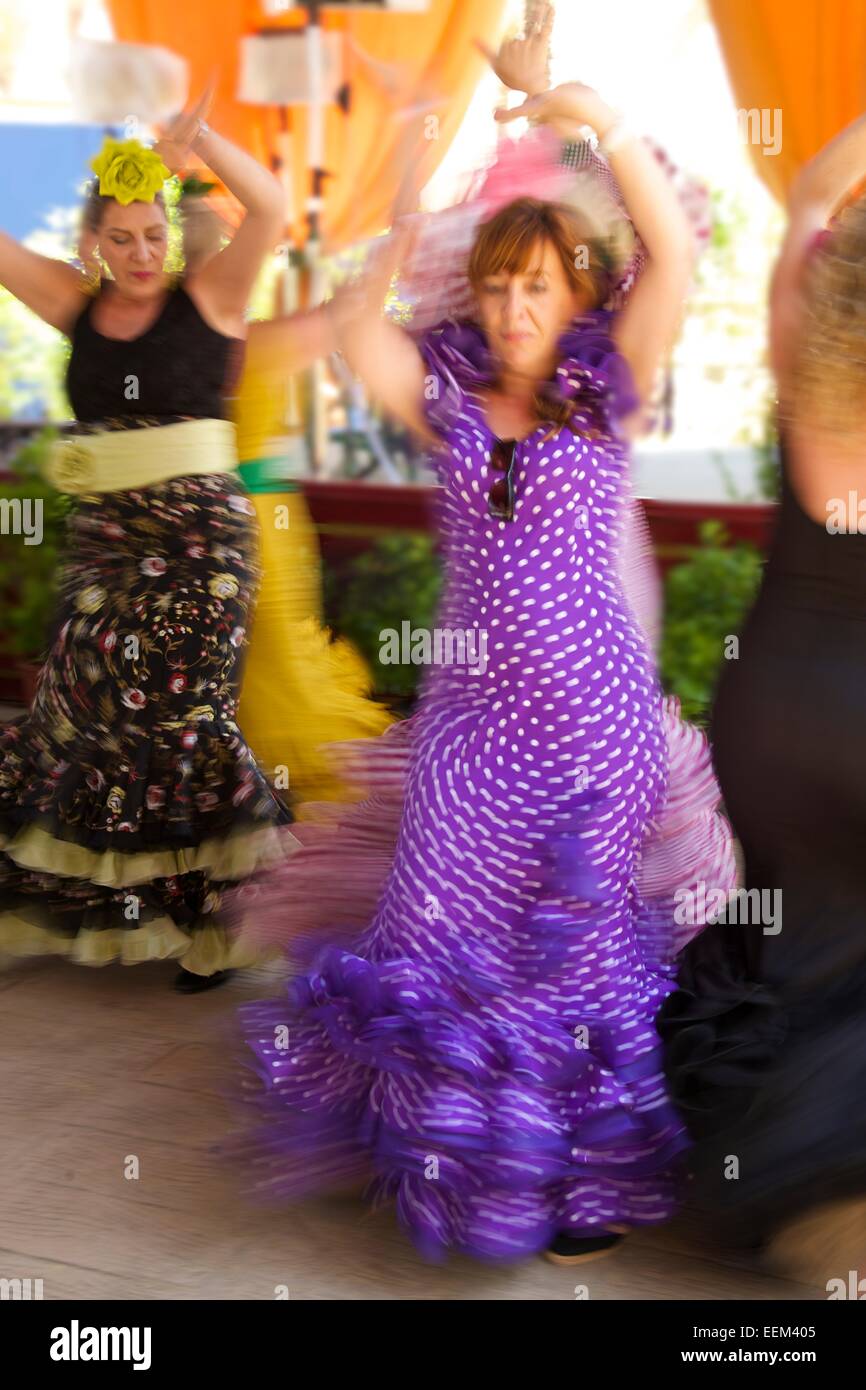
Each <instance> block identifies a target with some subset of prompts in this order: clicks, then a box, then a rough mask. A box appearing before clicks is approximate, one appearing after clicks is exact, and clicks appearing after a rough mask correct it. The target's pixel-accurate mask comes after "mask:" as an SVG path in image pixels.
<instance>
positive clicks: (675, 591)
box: [325, 521, 762, 724]
mask: <svg viewBox="0 0 866 1390" xmlns="http://www.w3.org/2000/svg"><path fill="white" fill-rule="evenodd" d="M761 565H762V557H761V554H760V551H759V550H757V549H756V547H755V546H752V545H747V544H737V545H729V544H728V538H727V536H726V533H725V530H724V527H723V526H721V525H720V523H718V522H712V521H711V522H705V523H704V525H703V526H702V527H701V531H700V545H699V546H698V547H696V549H695V551H694V554H693V555H692V556H691V558H690V559H688V560H686V561H684V562H683V563H682V564H679V565H676V566H675V567H674V568H673V569H671V570H670V571H669V573H668V575H667V580H666V586H665V623H664V631H663V634H662V643H661V652H660V663H659V664H660V671H661V677H662V681H663V684H664V686H665V689H666V690H668V691H669V692H670V693H671V694H674V695H677V696H678V697H679V699H680V701H681V703H682V707H683V714H684V716H685V717H686V718H687V719H692V720H695V721H696V722H697V723H699V724H705V723H706V721H707V717H708V714H709V707H710V703H711V700H712V695H713V690H714V687H715V684H716V680H717V677H718V674H719V670H720V668H721V664H722V661H723V660H724V650H725V639H726V638H727V637H730V636H732V635H734V634H736V633H737V632H739V630H740V628H741V627H742V624H743V621H744V619H745V617H746V614H747V613H748V611H749V609H750V607H751V605H752V603H753V601H754V598H755V595H756V593H757V588H758V584H759V582H760V577H761ZM440 587H441V574H440V568H439V563H438V561H437V558H436V554H435V552H434V549H433V544H432V541H431V540H430V538H429V537H427V536H422V535H417V534H415V533H414V532H406V533H403V534H395V535H391V536H387V537H384V538H383V539H381V540H379V541H377V542H376V544H375V545H374V546H372V547H371V549H370V550H367V551H365V552H364V553H363V554H362V555H360V556H359V557H358V558H357V559H354V560H352V561H350V562H349V563H348V564H347V565H345V566H344V567H343V568H342V569H341V570H339V571H336V572H335V571H333V570H331V569H329V568H328V567H326V568H325V606H326V612H327V617H328V622H329V624H330V625H331V626H332V627H333V628H334V629H335V631H337V632H338V633H341V634H343V635H344V636H346V637H348V638H350V640H351V641H353V642H354V643H355V644H356V645H357V647H358V648H359V650H360V651H361V652H362V653H363V655H364V656H365V657H366V659H367V661H368V662H369V664H370V668H371V670H372V672H373V682H374V688H375V690H376V693H377V694H378V695H380V696H382V695H390V696H399V697H404V698H407V697H412V696H414V695H415V694H417V690H418V685H419V682H420V678H421V676H422V674H423V667H420V666H413V665H407V666H396V665H394V666H391V665H383V664H381V663H380V661H379V652H380V649H381V646H382V637H381V633H382V632H383V631H384V630H385V629H386V628H393V629H394V630H396V631H397V632H398V633H399V632H400V630H401V624H402V623H403V622H406V621H408V622H409V623H410V624H411V627H412V628H428V629H430V628H432V627H433V626H434V624H435V615H436V607H437V604H438V600H439V593H440Z"/></svg>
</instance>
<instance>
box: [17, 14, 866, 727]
mask: <svg viewBox="0 0 866 1390" xmlns="http://www.w3.org/2000/svg"><path fill="white" fill-rule="evenodd" d="M534 8H535V6H534V3H533V0H426V2H425V0H383V3H354V4H321V5H307V6H289V5H287V4H286V3H284V0H216V3H214V0H186V3H185V4H184V5H183V6H178V5H177V4H176V3H172V0H39V4H38V5H35V6H34V5H33V4H32V3H31V0H2V4H0V188H2V198H0V225H2V227H3V228H4V230H6V231H7V232H9V233H10V234H12V235H13V236H16V237H19V238H21V239H23V240H25V241H26V242H27V244H28V245H30V246H33V247H34V248H36V249H39V250H41V251H44V252H46V253H48V254H53V255H57V256H61V257H66V258H71V257H72V256H73V255H74V248H75V238H76V232H77V223H78V216H79V206H80V198H81V192H82V189H83V186H84V182H85V179H86V176H87V172H88V171H87V164H88V160H89V158H90V157H91V156H92V154H93V153H94V152H95V151H96V150H97V149H98V148H99V145H100V143H101V139H102V136H103V134H104V133H108V132H110V133H113V134H115V135H120V136H123V135H124V134H131V133H135V134H139V135H140V136H141V137H142V138H145V139H147V138H148V137H149V136H151V135H152V134H154V130H155V128H154V127H153V126H151V125H149V124H148V119H150V120H153V119H155V118H156V116H157V115H163V114H168V111H166V112H164V113H163V112H160V111H158V110H157V108H158V106H159V103H160V101H163V102H166V101H168V100H169V99H170V98H171V97H172V96H177V95H178V93H179V94H180V96H181V97H184V96H185V95H186V94H187V92H188V93H190V94H193V95H195V94H196V93H197V92H198V91H199V90H200V89H201V87H202V86H203V85H204V82H205V81H206V79H207V77H208V75H209V73H211V72H212V71H214V70H216V71H217V73H218V90H217V98H216V101H215V105H214V108H213V110H212V113H211V123H212V124H213V125H214V126H215V127H216V128H218V129H220V130H221V131H223V132H224V133H225V134H227V135H229V136H230V137H231V138H233V139H235V140H237V141H239V142H240V143H242V144H243V145H245V147H246V148H248V149H250V150H251V151H252V152H253V153H254V154H256V155H257V156H258V157H259V158H260V159H261V160H263V161H264V162H267V163H269V164H270V166H271V167H272V168H274V169H275V170H276V171H277V172H278V173H279V175H280V177H281V178H282V180H283V182H284V186H285V190H286V240H285V243H284V245H283V246H282V247H281V248H280V250H279V252H278V253H277V254H276V255H275V256H274V257H273V260H272V263H271V264H269V265H268V266H267V268H266V269H265V271H264V272H263V274H262V277H261V281H260V284H259V286H258V288H257V291H256V295H255V299H254V305H253V311H252V312H253V316H254V317H262V318H267V317H269V316H270V315H271V314H273V313H275V312H280V311H281V310H282V311H285V310H288V309H291V308H293V307H295V306H297V305H305V304H312V303H316V302H318V301H319V300H320V299H321V298H322V297H324V296H326V295H327V294H328V293H329V292H330V288H331V287H332V286H333V285H334V284H335V283H336V282H338V281H339V280H340V279H341V278H342V277H343V276H344V275H346V274H347V273H351V272H352V271H354V270H355V269H356V268H357V267H358V266H359V265H360V264H361V263H362V262H363V258H364V255H365V254H366V249H367V247H368V246H369V244H370V241H371V239H372V238H374V237H376V236H378V235H380V234H382V233H383V232H385V231H386V230H387V225H388V217H389V208H390V203H391V199H392V197H393V194H394V189H395V182H396V174H395V170H396V168H397V162H398V161H397V158H396V147H397V143H398V140H399V132H400V125H399V122H398V121H397V120H395V113H396V112H397V111H399V110H400V109H402V108H404V107H405V105H406V102H407V99H411V93H412V92H413V91H414V90H416V89H417V88H420V87H422V86H423V88H424V90H425V91H426V90H429V89H432V90H434V91H435V92H436V93H437V94H438V98H439V100H438V104H437V105H436V108H435V116H434V120H435V132H434V138H432V139H430V140H429V142H428V145H429V149H428V155H429V181H428V182H427V184H426V187H425V189H424V193H423V206H425V207H427V208H430V209H439V208H443V207H446V206H448V205H450V204H451V203H453V202H454V201H455V200H457V199H458V198H459V197H460V196H461V195H462V194H463V193H464V191H465V189H466V187H467V180H468V178H469V177H470V175H471V174H472V172H473V171H475V170H477V169H478V168H479V167H480V166H482V165H483V164H484V163H485V161H486V160H488V159H489V158H490V157H491V154H492V152H493V149H494V147H495V142H496V140H497V139H513V138H515V137H518V136H519V134H520V130H521V126H522V124H523V123H520V122H518V123H515V124H514V125H511V126H509V127H508V128H507V129H505V128H502V127H497V126H495V125H494V123H493V120H492V111H493V108H494V107H495V106H497V105H499V104H502V103H503V102H506V101H508V100H511V101H512V103H513V102H514V101H515V100H516V98H515V97H513V96H512V95H511V94H509V93H507V92H506V91H505V90H504V89H503V88H502V87H501V85H500V84H499V82H498V80H497V79H496V77H495V76H494V75H493V73H492V72H491V71H490V69H489V67H488V66H487V64H486V63H485V61H484V59H483V58H482V57H481V55H480V54H479V53H478V52H477V51H476V50H475V49H474V48H473V46H472V39H473V38H474V37H482V38H484V39H486V40H487V41H488V42H489V43H492V44H495V43H496V42H497V40H498V39H499V38H500V37H502V36H503V35H506V34H508V33H511V32H517V31H519V29H520V28H521V26H522V25H523V23H524V22H525V20H526V18H527V17H529V18H531V17H532V14H533V12H534ZM863 11H864V6H863V5H862V4H847V3H845V4H843V3H839V4H836V5H833V6H827V5H824V4H821V3H818V0H800V3H798V5H796V6H794V7H792V6H790V5H789V4H787V3H785V0H715V2H714V3H713V2H711V0H664V3H659V4H647V3H643V0H606V3H605V4H604V5H585V4H583V3H579V0H559V3H558V4H557V5H556V22H555V27H554V32H553V39H552V43H551V51H550V77H551V81H552V82H554V83H555V82H560V81H564V80H568V79H575V78H577V79H580V80H582V81H586V82H589V83H590V84H591V85H592V86H594V87H596V88H597V89H598V90H599V91H600V92H601V93H602V94H603V96H604V97H605V99H606V100H608V101H609V102H611V103H612V104H614V105H618V106H621V107H623V108H624V109H625V111H626V112H627V113H628V116H629V119H630V121H631V123H632V124H633V125H634V126H635V127H636V129H637V130H638V131H640V132H645V133H647V134H648V135H651V136H652V138H653V139H654V141H655V142H657V143H658V144H659V145H660V146H661V147H662V149H663V150H664V151H665V153H666V155H667V156H668V158H669V159H670V160H671V161H672V162H673V164H674V165H675V166H676V168H677V170H678V171H679V172H680V174H681V176H683V177H687V178H689V179H691V180H692V181H693V185H694V188H695V189H696V191H697V195H698V196H701V197H703V198H705V199H706V200H707V205H708V208H709V214H710V220H711V229H710V236H709V242H708V245H707V249H706V251H705V252H704V254H703V256H702V257H701V260H700V263H699V269H698V274H697V281H696V285H695V289H694V293H693V295H692V297H691V300H690V303H689V307H688V312H687V315H686V319H685V322H684V326H683V331H682V334H681V336H680V339H679V341H678V343H677V346H676V348H675V350H674V353H673V356H672V359H671V362H670V364H669V366H668V369H667V373H666V377H665V381H664V383H663V396H662V398H661V405H660V409H659V412H658V424H657V428H656V430H655V431H654V433H653V434H652V435H651V436H650V437H649V438H647V439H645V440H642V441H641V442H640V444H639V445H638V447H637V449H636V456H635V483H636V490H637V492H638V494H639V495H640V496H641V497H643V498H644V499H645V506H646V511H647V516H648V519H649V522H650V527H651V531H652V535H653V539H654V543H655V545H656V550H657V554H658V558H659V562H660V565H661V568H662V570H663V572H664V575H665V583H666V590H667V610H666V627H665V633H664V638H663V648H662V673H663V678H664V680H665V683H666V685H667V686H668V688H669V689H671V690H672V691H674V692H675V693H677V694H678V695H679V696H680V698H681V699H682V701H683V704H684V706H685V711H686V713H687V714H688V715H690V716H691V717H693V718H696V719H698V720H699V721H700V720H701V719H702V718H703V717H704V715H705V712H706V708H707V705H708V701H709V698H710V693H711V689H712V684H713V681H714V678H715V673H716V670H717V666H718V662H719V660H720V655H719V654H720V652H721V651H722V649H723V640H722V639H723V638H724V637H725V636H727V635H728V634H730V633H733V632H736V630H737V627H738V625H739V623H740V621H741V620H742V615H743V613H744V611H745V609H746V608H747V606H748V603H749V601H750V599H751V596H752V594H753V592H754V589H755V586H756V583H757V578H758V574H759V569H760V562H761V554H762V548H763V546H764V544H765V543H766V537H767V534H768V527H769V525H770V521H771V513H772V504H773V501H774V498H775V495H776V486H777V467H776V441H775V436H774V429H773V421H772V410H773V400H772V395H771V386H770V381H769V377H768V373H767V367H766V361H765V349H766V343H765V319H766V313H765V307H766V289H767V279H768V274H769V271H770V269H771V266H772V262H773V256H774V250H775V248H776V247H777V245H778V241H779V237H780V233H781V229H782V227H783V225H784V212H783V208H784V196H785V191H786V189H787V187H788V186H789V184H790V180H791V178H792V177H793V175H794V173H795V172H796V170H797V168H798V167H799V166H800V164H801V163H802V162H803V160H804V159H806V158H808V157H809V155H810V154H812V153H813V152H814V151H815V150H816V149H817V148H818V147H819V146H820V145H821V144H822V143H823V142H824V141H825V140H826V139H828V138H829V137H830V136H831V135H832V134H834V133H835V132H836V131H837V130H838V129H840V128H841V127H842V126H843V125H844V124H845V123H846V122H847V121H848V120H849V119H852V118H853V116H854V115H856V114H857V113H858V112H859V111H860V110H861V109H862V105H863V100H862V97H863V92H862V86H863V78H862V73H863V71H864V64H863V62H862V56H863V47H864V25H866V20H864V13H863ZM110 43H119V44H122V45H129V44H133V45H146V46H149V47H150V48H151V49H153V50H156V49H159V50H164V51H165V50H167V53H166V52H163V54H162V60H163V61H164V62H168V68H167V69H166V70H167V71H168V72H169V74H171V73H172V72H173V73H174V77H173V81H172V80H168V81H167V82H165V81H164V82H163V85H162V86H160V85H159V83H157V82H155V84H154V90H153V92H152V93H151V98H150V106H149V109H148V110H147V111H144V110H143V109H141V110H136V109H132V110H126V109H125V108H126V107H127V106H133V108H134V106H135V103H134V101H133V100H132V98H131V93H132V91H133V90H134V84H133V86H129V85H126V86H125V85H124V80H123V76H124V66H123V63H124V57H123V55H124V53H126V52H128V50H126V49H118V50H117V55H118V56H117V78H118V80H117V83H116V89H115V90H114V91H111V90H105V89H104V88H100V87H99V84H98V83H94V81H93V80H92V72H93V71H94V70H95V69H94V68H93V66H92V65H93V63H94V62H95V61H96V59H95V57H94V55H95V54H97V52H98V50H101V49H102V46H104V45H106V44H110ZM171 55H174V61H175V64H176V66H175V68H174V69H172V68H171ZM173 83H174V86H173ZM407 94H409V95H408V97H407ZM139 104H140V103H139ZM774 113H775V116H774ZM782 121H784V125H783V124H782ZM774 122H775V124H774ZM776 125H778V130H777V129H776ZM425 172H427V171H425ZM212 201H213V202H214V205H215V206H216V207H217V208H218V210H219V211H220V214H221V215H222V216H224V217H225V219H226V223H227V225H230V224H231V222H232V220H233V218H234V217H235V216H236V209H234V208H232V206H231V199H230V198H228V197H227V196H225V195H224V194H223V195H222V196H221V193H220V190H219V189H218V190H217V191H216V194H215V195H214V198H213V200H212ZM396 308H397V311H398V312H399V308H400V306H399V303H398V304H397V305H396ZM66 352H67V344H66V341H65V340H64V339H63V338H62V336H61V335H59V334H57V333H55V332H54V331H53V330H51V329H49V328H47V327H46V326H45V325H43V324H41V323H40V322H39V321H38V320H37V319H36V318H35V316H34V315H32V314H31V313H29V312H28V311H27V310H26V309H25V308H24V307H23V306H21V305H19V304H17V303H16V302H15V301H14V300H13V299H12V298H11V296H10V295H8V294H7V293H6V292H5V291H2V290H0V497H2V496H3V495H4V493H5V494H6V495H20V493H21V489H22V488H25V489H27V490H28V495H34V489H36V488H37V487H39V488H41V489H42V490H41V492H40V495H41V496H43V497H44V501H45V504H46V514H47V517H48V523H49V524H48V525H47V530H46V536H45V540H44V542H43V544H42V545H41V546H38V547H36V546H34V547H23V546H22V545H21V544H20V543H19V542H18V541H17V538H15V537H9V536H6V535H2V536H0V545H2V557H0V585H2V592H3V594H4V599H5V601H4V604H3V608H2V617H0V700H4V701H5V702H7V703H13V704H14V703H15V702H18V701H21V700H24V699H26V696H27V692H28V689H29V688H30V686H31V684H32V678H33V672H34V670H35V664H36V662H37V661H38V657H39V653H40V651H41V648H42V643H43V641H44V635H45V624H46V621H47V617H48V614H49V613H50V606H51V599H52V591H51V581H52V575H53V571H54V568H55V564H56V546H57V545H58V544H60V542H61V539H62V524H63V503H62V501H61V500H60V499H58V498H56V497H53V496H51V494H50V493H49V492H48V490H46V489H45V488H44V485H42V484H38V483H37V481H36V480H37V476H38V461H39V456H40V451H41V450H42V449H43V448H44V447H45V442H46V440H47V439H48V438H49V437H50V434H51V430H52V429H53V428H54V427H56V426H57V425H58V424H62V422H63V421H64V420H66V419H68V418H69V414H70V411H69V406H68V403H67V401H66V399H65V396H64V392H63V385H62V375H63V367H64V360H65V355H66ZM284 425H285V436H284V440H283V447H284V450H285V455H286V458H287V460H288V461H289V464H288V466H289V468H290V470H291V472H292V474H293V475H294V476H295V477H296V478H297V479H298V480H300V481H301V482H302V485H303V488H304V491H305V494H306V497H307V501H308V504H309V507H310V510H311V513H312V516H313V519H314V521H315V522H316V524H317V527H318V530H319V535H320V539H321V543H322V556H323V566H324V583H325V599H326V616H327V619H328V622H329V624H330V626H331V628H332V629H333V630H334V631H335V632H337V633H343V632H345V633H346V634H347V635H349V636H351V637H352V638H353V639H354V640H355V641H356V642H357V643H358V644H359V645H360V647H361V648H362V650H363V651H364V652H365V655H367V657H368V659H369V660H370V661H371V663H373V664H374V665H375V670H374V677H375V683H376V684H377V686H378V687H379V693H380V694H385V695H389V696H391V697H396V698H398V699H400V700H403V701H407V702H409V703H411V700H412V696H413V693H414V687H413V681H414V680H415V678H416V676H417V670H416V669H415V668H399V667H391V668H383V667H380V666H378V662H377V658H376V653H377V651H378V633H379V632H380V631H381V629H382V628H383V627H389V626H394V625H395V619H403V618H405V617H409V618H410V619H411V621H412V622H413V624H414V625H415V626H429V625H430V623H431V621H432V613H433V607H434V605H435V601H436V594H437V586H438V565H437V561H436V556H435V552H434V550H433V547H432V544H431V540H430V509H429V500H430V487H431V477H430V474H429V472H428V470H427V468H426V467H425V462H424V459H423V458H422V457H420V456H419V455H418V453H417V450H416V449H415V447H414V445H413V442H412V440H411V439H409V438H407V437H406V436H405V435H404V434H403V433H402V432H401V431H400V430H399V429H395V428H394V427H393V425H391V424H389V422H387V421H384V420H379V419H376V417H375V414H374V413H373V412H372V411H371V410H370V409H369V408H368V406H367V403H366V402H365V401H364V399H363V396H362V394H361V392H360V390H359V388H357V386H355V385H354V384H353V383H352V382H351V381H348V380H347V379H346V378H345V376H344V375H342V374H341V373H340V372H339V371H338V370H337V369H336V367H335V364H334V363H331V364H323V365H322V366H321V367H320V368H317V369H316V371H315V372H314V373H312V374H310V376H309V378H306V379H304V380H303V381H300V382H297V383H294V384H293V389H292V390H291V391H290V392H289V393H288V394H287V405H286V411H285V419H284ZM396 625H397V626H399V622H397V623H396Z"/></svg>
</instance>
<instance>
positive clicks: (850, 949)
mask: <svg viewBox="0 0 866 1390" xmlns="http://www.w3.org/2000/svg"><path fill="white" fill-rule="evenodd" d="M782 472H783V486H782V498H781V505H780V509H779V513H778V519H777V527H776V533H775V537H774V542H773V545H772V547H771V553H770V556H769V560H768V563H767V567H766V573H765V577H764V582H763V585H762V588H761V591H760V594H759V597H758V600H757V603H756V605H755V608H754V610H753V611H752V613H751V615H750V618H749V620H748V623H747V625H746V628H745V631H744V633H743V634H742V638H741V645H740V655H739V659H738V660H732V661H729V662H728V663H726V666H725V670H724V674H723V677H722V680H721V682H720V685H719V689H718V693H717V697H716V702H715V708H714V713H713V721H712V741H713V749H714V760H715V765H716V769H717V772H718V776H719V781H720V783H721V787H722V792H723V795H724V798H725V803H726V807H727V810H728V812H729V814H730V817H731V819H732V821H733V825H734V829H735V831H736V832H737V835H738V838H739V840H740V843H741V845H742V849H743V853H744V857H745V886H746V888H748V889H753V890H763V893H764V898H763V902H762V910H759V908H758V900H757V895H756V894H755V895H753V900H752V904H751V911H750V912H749V913H747V914H744V912H743V910H742V907H741V908H740V910H739V911H738V912H737V913H733V912H730V911H729V912H728V914H727V915H728V917H729V918H730V917H733V916H737V917H739V918H740V919H742V917H743V916H744V915H748V916H749V918H750V920H749V921H748V922H747V923H745V924H743V923H742V920H741V923H740V924H739V925H737V924H734V923H732V922H731V921H728V922H725V921H719V922H717V923H715V924H714V925H712V926H710V927H708V928H707V929H706V930H705V931H704V932H703V933H702V934H701V935H699V936H698V937H696V938H695V939H694V940H693V941H692V942H691V943H690V945H689V946H688V947H687V948H686V950H685V951H684V953H683V955H682V957H681V964H680V971H679V976H678V982H679V990H678V992H677V993H675V994H673V995H671V996H670V997H669V999H668V1000H667V1001H666V1003H665V1005H664V1008H663V1010H662V1014H661V1016H660V1019H659V1030H660V1032H661V1033H662V1036H663V1038H664V1039H665V1042H666V1070H667V1075H668V1079H669V1083H670V1085H671V1087H672V1089H673V1092H674V1095H675V1097H676V1098H677V1099H678V1101H679V1103H680V1105H681V1106H682V1108H683V1111H684V1115H685V1118H686V1119H687V1122H688V1124H689V1128H690V1130H691V1133H692V1136H693V1138H694V1139H695V1141H696V1149H695V1151H694V1154H693V1171H694V1175H695V1189H694V1191H695V1199H696V1202H697V1203H698V1204H699V1205H700V1206H702V1207H704V1208H706V1210H707V1211H708V1212H712V1213H714V1214H715V1215H716V1216H717V1217H719V1218H720V1219H721V1221H722V1222H723V1223H724V1226H725V1228H726V1230H728V1231H732V1232H738V1233H739V1234H740V1235H741V1236H742V1237H745V1238H750V1239H755V1240H760V1239H764V1238H766V1237H767V1236H768V1235H770V1234H771V1233H772V1232H773V1230H774V1229H775V1228H777V1227H778V1226H779V1225H780V1224H781V1223H783V1222H784V1220H785V1219H786V1218H787V1217H790V1216H793V1215H795V1214H796V1213H798V1212H800V1211H802V1210H804V1209H805V1208H807V1207H810V1206H812V1205H815V1204H820V1203H823V1202H825V1201H830V1200H833V1199H836V1198H843V1197H851V1196H855V1195H857V1194H862V1193H863V1192H866V535H861V534H858V533H853V534H833V533H832V532H831V531H829V530H828V529H827V528H826V527H825V526H824V525H823V524H821V523H818V522H816V521H813V520H811V519H810V517H809V516H808V515H807V514H806V513H805V512H804V511H803V510H802V508H801V506H800V505H799V503H798V501H797V499H796V497H795V495H794V492H793V489H792V486H791V481H790V477H789V472H788V468H787V463H786V460H785V458H784V452H783V459H782ZM773 894H776V897H775V899H774V897H773ZM772 917H775V919H776V920H775V921H771V918H772ZM756 918H759V920H755V919H756ZM734 1160H735V1162H734ZM737 1170H738V1176H733V1174H734V1173H736V1172H737Z"/></svg>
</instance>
